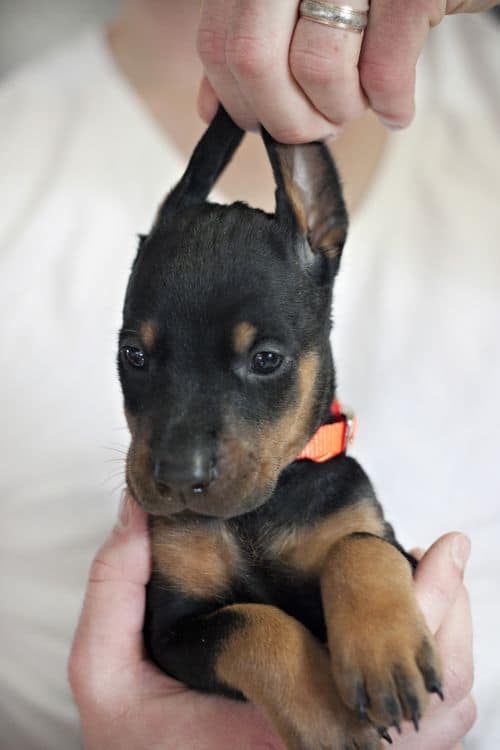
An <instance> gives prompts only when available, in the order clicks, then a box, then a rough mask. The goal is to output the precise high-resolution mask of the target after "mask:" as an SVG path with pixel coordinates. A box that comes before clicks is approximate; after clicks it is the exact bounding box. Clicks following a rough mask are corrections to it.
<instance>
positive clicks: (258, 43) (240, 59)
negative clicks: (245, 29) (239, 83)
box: [226, 35, 274, 80]
mask: <svg viewBox="0 0 500 750" xmlns="http://www.w3.org/2000/svg"><path fill="white" fill-rule="evenodd" d="M226 59H227V64H228V67H229V69H230V70H231V71H232V72H233V73H234V74H235V75H236V76H237V77H240V78H244V79H247V80H253V79H259V78H263V77H265V76H266V75H268V74H269V72H270V70H271V68H272V66H273V64H274V53H273V50H272V49H271V47H270V45H266V44H264V43H263V41H262V40H260V39H257V38H255V37H253V36H242V35H239V36H231V37H229V38H228V40H227V44H226Z"/></svg>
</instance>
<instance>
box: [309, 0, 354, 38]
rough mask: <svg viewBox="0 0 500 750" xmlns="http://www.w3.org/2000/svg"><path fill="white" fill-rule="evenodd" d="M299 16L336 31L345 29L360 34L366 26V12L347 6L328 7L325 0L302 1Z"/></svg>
mask: <svg viewBox="0 0 500 750" xmlns="http://www.w3.org/2000/svg"><path fill="white" fill-rule="evenodd" d="M299 14H300V16H301V17H302V18H307V19H308V20H309V21H315V22H316V23H323V24H325V26H332V27H333V28H336V29H347V30H348V31H356V32H357V33H358V34H361V32H362V31H364V30H365V29H366V26H367V24H368V11H366V10H354V9H353V8H350V7H349V6H348V5H330V3H328V2H326V0H302V2H301V3H300V6H299Z"/></svg>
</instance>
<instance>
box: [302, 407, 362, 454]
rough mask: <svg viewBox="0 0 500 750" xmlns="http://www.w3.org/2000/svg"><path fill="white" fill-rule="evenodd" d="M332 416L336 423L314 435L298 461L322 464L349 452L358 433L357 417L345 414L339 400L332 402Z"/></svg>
mask: <svg viewBox="0 0 500 750" xmlns="http://www.w3.org/2000/svg"><path fill="white" fill-rule="evenodd" d="M330 414H331V415H332V416H333V417H334V418H335V419H334V421H333V422H330V424H324V425H322V426H321V427H320V428H319V429H318V430H317V431H316V432H315V433H314V435H313V436H312V438H311V439H310V440H309V442H308V443H307V445H306V447H305V448H304V450H303V451H301V452H300V453H299V455H298V456H297V458H296V459H295V460H296V461H299V460H301V459H303V458H308V459H309V461H315V462H316V463H318V464H322V463H324V462H325V461H329V460H330V458H335V456H340V455H341V454H342V453H345V452H346V451H347V448H348V446H349V445H350V444H351V443H352V441H353V440H354V435H355V433H356V417H355V416H354V414H352V413H350V412H347V411H344V412H343V411H342V409H341V408H340V404H339V402H338V401H337V400H335V401H333V402H332V404H331V406H330Z"/></svg>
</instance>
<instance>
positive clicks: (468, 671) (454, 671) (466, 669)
mask: <svg viewBox="0 0 500 750" xmlns="http://www.w3.org/2000/svg"><path fill="white" fill-rule="evenodd" d="M473 684H474V667H473V664H472V659H470V658H467V659H465V660H464V659H463V658H462V659H456V660H454V663H453V665H449V666H447V667H445V674H444V686H445V687H444V689H445V696H446V700H447V701H448V702H449V703H450V704H451V705H456V704H457V703H460V701H463V700H464V698H467V696H469V694H470V692H471V690H472V686H473Z"/></svg>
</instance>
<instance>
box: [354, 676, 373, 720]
mask: <svg viewBox="0 0 500 750" xmlns="http://www.w3.org/2000/svg"><path fill="white" fill-rule="evenodd" d="M369 705H370V701H369V698H368V695H367V694H366V690H365V688H364V687H363V685H361V684H359V685H358V688H357V690H356V712H357V714H358V716H359V718H360V719H366V718H367V716H366V709H367V708H368V706H369Z"/></svg>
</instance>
